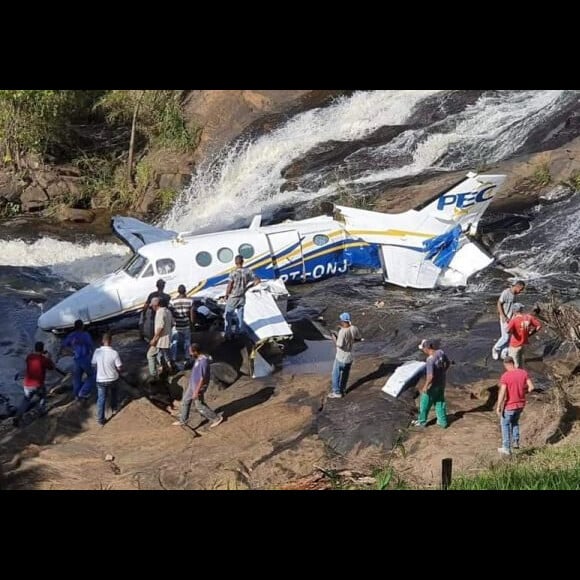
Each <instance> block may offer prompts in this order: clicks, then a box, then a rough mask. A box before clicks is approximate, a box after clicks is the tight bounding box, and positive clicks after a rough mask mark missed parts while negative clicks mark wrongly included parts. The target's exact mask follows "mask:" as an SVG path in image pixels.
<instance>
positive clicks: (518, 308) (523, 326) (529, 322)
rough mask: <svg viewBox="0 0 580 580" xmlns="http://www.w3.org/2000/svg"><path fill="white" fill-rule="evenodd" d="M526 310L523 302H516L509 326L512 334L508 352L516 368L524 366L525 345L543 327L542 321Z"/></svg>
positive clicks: (508, 328) (509, 331)
mask: <svg viewBox="0 0 580 580" xmlns="http://www.w3.org/2000/svg"><path fill="white" fill-rule="evenodd" d="M524 310H525V307H524V305H523V304H520V303H519V302H518V303H516V304H514V305H513V316H512V318H511V320H510V322H509V324H508V327H507V330H508V333H509V335H510V341H509V350H508V354H509V356H511V357H512V358H513V360H514V365H515V367H516V369H519V368H521V367H523V366H524V347H525V346H526V345H527V344H528V339H529V338H530V336H532V335H533V334H535V333H536V332H538V331H539V330H540V329H541V328H542V325H541V324H540V321H539V320H538V319H537V318H536V317H535V316H532V315H531V314H526V313H525V312H524Z"/></svg>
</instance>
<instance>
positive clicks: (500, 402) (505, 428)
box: [495, 355, 534, 455]
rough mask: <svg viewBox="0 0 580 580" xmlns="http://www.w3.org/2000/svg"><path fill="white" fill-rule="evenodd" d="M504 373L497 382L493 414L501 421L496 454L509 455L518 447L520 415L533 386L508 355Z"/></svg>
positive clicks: (504, 362)
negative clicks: (497, 387)
mask: <svg viewBox="0 0 580 580" xmlns="http://www.w3.org/2000/svg"><path fill="white" fill-rule="evenodd" d="M503 364H504V367H505V370H506V372H505V373H504V374H503V375H502V376H501V378H500V380H499V394H498V397H497V407H496V409H495V412H496V413H497V414H498V415H499V417H500V419H501V438H502V446H501V447H499V448H498V452H499V453H501V454H502V455H510V454H511V452H512V449H519V447H520V425H519V423H520V415H521V414H522V411H523V410H524V407H525V406H526V395H527V394H528V393H531V392H532V391H533V390H534V385H533V383H532V381H531V379H530V377H529V376H528V373H527V372H526V371H525V370H524V369H518V368H516V366H515V361H514V359H513V358H512V357H511V356H510V355H508V356H506V357H505V359H504V361H503Z"/></svg>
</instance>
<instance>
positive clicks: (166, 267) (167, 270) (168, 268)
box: [155, 258, 175, 276]
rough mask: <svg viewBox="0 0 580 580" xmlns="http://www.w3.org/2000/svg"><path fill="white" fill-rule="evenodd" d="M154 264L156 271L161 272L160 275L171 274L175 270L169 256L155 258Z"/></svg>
mask: <svg viewBox="0 0 580 580" xmlns="http://www.w3.org/2000/svg"><path fill="white" fill-rule="evenodd" d="M155 266H156V268H157V273H158V274H161V276H164V275H167V274H171V273H172V272H174V271H175V262H174V261H173V260H171V259H170V258H165V259H163V260H157V262H155Z"/></svg>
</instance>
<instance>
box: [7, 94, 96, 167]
mask: <svg viewBox="0 0 580 580" xmlns="http://www.w3.org/2000/svg"><path fill="white" fill-rule="evenodd" d="M103 92H104V91H29V90H27V91H0V148H1V151H2V157H1V159H2V161H3V163H4V164H12V165H14V166H16V167H17V168H20V165H21V159H22V156H23V154H25V153H28V152H35V153H39V154H41V155H44V154H46V153H47V152H49V151H50V150H51V149H54V148H59V147H60V148H62V147H63V146H66V144H67V143H68V142H69V141H70V140H71V139H72V123H74V122H78V121H85V120H86V119H87V118H88V117H90V115H91V110H92V107H93V105H94V103H96V102H97V100H98V99H99V98H101V96H102V93H103Z"/></svg>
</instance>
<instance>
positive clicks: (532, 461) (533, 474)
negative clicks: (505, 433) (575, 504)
mask: <svg viewBox="0 0 580 580" xmlns="http://www.w3.org/2000/svg"><path fill="white" fill-rule="evenodd" d="M449 489H460V490H487V489H494V490H495V489H497V490H516V489H517V490H561V489H580V446H578V445H569V446H565V447H547V448H544V449H540V450H536V451H535V450H530V451H529V452H528V453H525V452H524V453H522V454H521V455H519V456H518V455H515V456H514V457H512V458H511V459H507V460H505V461H504V462H502V463H500V464H496V465H494V466H492V467H490V468H489V469H487V470H486V471H484V472H482V473H479V474H478V475H475V476H472V477H464V476H458V477H456V478H455V479H454V480H453V482H452V483H451V487H450V488H449Z"/></svg>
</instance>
